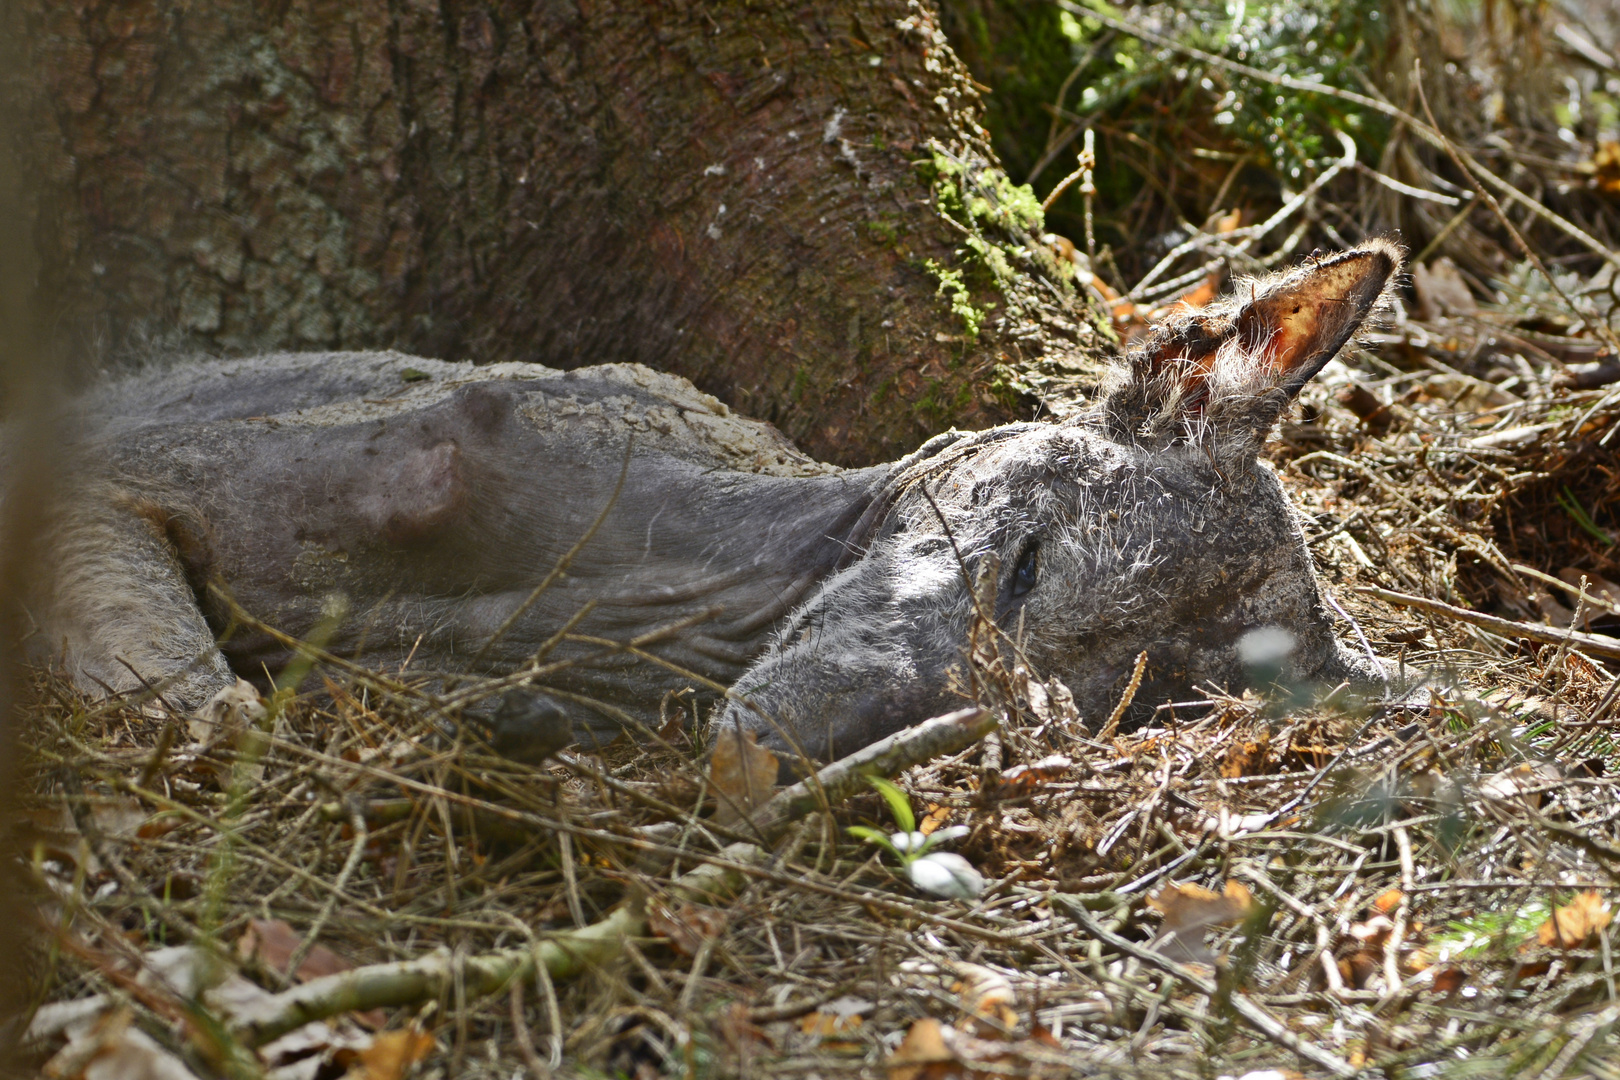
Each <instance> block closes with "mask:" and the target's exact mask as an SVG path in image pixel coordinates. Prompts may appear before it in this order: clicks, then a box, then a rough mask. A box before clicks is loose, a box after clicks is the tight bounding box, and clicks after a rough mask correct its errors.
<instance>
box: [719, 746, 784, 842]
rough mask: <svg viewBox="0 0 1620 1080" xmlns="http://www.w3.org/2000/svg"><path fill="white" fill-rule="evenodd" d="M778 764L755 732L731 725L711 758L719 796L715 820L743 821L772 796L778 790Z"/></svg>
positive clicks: (724, 821) (724, 823) (729, 822)
mask: <svg viewBox="0 0 1620 1080" xmlns="http://www.w3.org/2000/svg"><path fill="white" fill-rule="evenodd" d="M777 764H778V763H777V760H776V755H775V754H773V753H771V752H770V751H769V750H767V749H765V748H764V747H763V746H761V745H759V737H758V736H757V735H756V734H755V733H754V732H752V731H744V730H743V729H742V728H732V729H730V730H729V731H726V732H724V733H723V734H721V736H720V739H719V741H718V742H716V743H715V747H714V757H713V758H711V759H710V761H709V783H711V784H713V785H714V789H715V791H716V793H718V794H719V796H720V798H719V806H718V808H717V809H716V810H715V814H714V820H715V823H716V824H718V825H730V824H732V823H733V822H736V821H741V820H742V819H743V818H744V817H746V816H748V814H749V813H750V812H752V810H753V809H754V807H756V806H758V805H759V804H761V803H763V802H765V801H766V800H767V799H769V798H770V797H771V794H772V793H773V792H774V791H775V790H776V772H777Z"/></svg>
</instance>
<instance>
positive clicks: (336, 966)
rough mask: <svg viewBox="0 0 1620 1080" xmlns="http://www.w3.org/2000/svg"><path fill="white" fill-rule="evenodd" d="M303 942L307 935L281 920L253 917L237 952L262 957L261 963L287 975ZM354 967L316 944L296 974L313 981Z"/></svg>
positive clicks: (240, 954)
mask: <svg viewBox="0 0 1620 1080" xmlns="http://www.w3.org/2000/svg"><path fill="white" fill-rule="evenodd" d="M303 943H304V938H303V935H301V934H299V933H298V931H296V930H294V929H293V928H292V927H291V926H289V925H288V924H287V923H285V922H282V921H281V920H280V919H250V920H249V921H248V926H247V929H246V930H244V931H242V936H241V937H239V938H237V939H236V955H237V956H239V957H241V958H242V959H243V960H251V959H253V958H254V957H258V959H259V962H260V963H262V964H264V965H265V966H266V967H269V968H274V969H275V970H276V971H279V972H281V973H282V974H283V975H285V974H286V973H287V961H289V960H291V959H292V955H293V953H294V952H296V951H298V946H300V945H302V944H303ZM353 967H354V965H353V964H351V963H349V961H347V960H345V959H343V958H342V957H341V956H339V955H338V954H337V953H335V952H333V951H332V950H331V949H328V948H327V947H326V946H325V945H316V946H315V947H314V948H312V949H310V950H309V955H308V956H306V957H304V959H303V962H302V963H300V964H299V965H298V973H297V974H296V975H294V976H293V977H294V978H295V979H297V980H298V981H299V982H309V981H310V980H311V979H319V978H321V977H322V976H325V975H336V974H338V973H339V972H341V971H348V970H350V969H351V968H353Z"/></svg>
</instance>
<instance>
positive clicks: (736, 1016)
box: [716, 1001, 776, 1054]
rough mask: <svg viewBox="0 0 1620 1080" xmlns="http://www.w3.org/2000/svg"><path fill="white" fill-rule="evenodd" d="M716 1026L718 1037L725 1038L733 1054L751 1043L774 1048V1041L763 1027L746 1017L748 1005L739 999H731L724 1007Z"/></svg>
mask: <svg viewBox="0 0 1620 1080" xmlns="http://www.w3.org/2000/svg"><path fill="white" fill-rule="evenodd" d="M716 1026H717V1027H718V1028H719V1030H720V1037H721V1038H723V1039H725V1040H726V1045H727V1046H729V1047H730V1048H731V1052H732V1053H734V1054H737V1053H742V1052H744V1051H745V1050H746V1049H748V1048H749V1046H750V1045H751V1044H758V1045H760V1046H764V1047H766V1048H767V1049H772V1050H774V1049H775V1048H776V1043H775V1041H774V1040H772V1038H771V1037H770V1035H769V1034H767V1033H766V1031H765V1029H764V1028H762V1027H760V1026H759V1025H758V1024H756V1023H754V1022H753V1021H752V1020H750V1019H748V1006H746V1005H744V1004H743V1003H742V1002H740V1001H733V1002H732V1003H731V1004H730V1005H729V1006H727V1007H726V1009H725V1011H723V1012H722V1013H721V1014H720V1020H719V1022H718V1024H717V1025H716Z"/></svg>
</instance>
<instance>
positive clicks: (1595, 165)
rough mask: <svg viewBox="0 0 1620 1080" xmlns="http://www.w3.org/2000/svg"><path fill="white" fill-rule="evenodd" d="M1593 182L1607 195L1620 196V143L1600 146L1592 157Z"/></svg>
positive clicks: (1607, 143)
mask: <svg viewBox="0 0 1620 1080" xmlns="http://www.w3.org/2000/svg"><path fill="white" fill-rule="evenodd" d="M1592 173H1593V176H1592V182H1593V183H1594V184H1595V185H1597V189H1598V190H1599V191H1601V192H1603V193H1604V194H1606V195H1616V196H1620V142H1615V141H1613V140H1610V141H1608V142H1604V143H1600V144H1598V148H1597V152H1596V153H1594V154H1593V155H1592Z"/></svg>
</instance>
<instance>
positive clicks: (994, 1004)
mask: <svg viewBox="0 0 1620 1080" xmlns="http://www.w3.org/2000/svg"><path fill="white" fill-rule="evenodd" d="M953 970H954V971H955V973H956V976H957V982H956V984H955V985H954V986H952V987H951V989H952V991H953V992H955V994H956V996H957V998H958V1000H960V1001H961V1003H962V1012H963V1014H964V1015H963V1017H962V1020H961V1021H960V1022H959V1023H958V1024H957V1027H959V1028H960V1029H961V1030H963V1031H966V1032H969V1033H970V1034H973V1035H977V1036H979V1037H980V1038H983V1039H1007V1038H1011V1037H1012V1033H1013V1032H1014V1031H1015V1030H1016V1029H1017V1028H1018V1012H1017V1010H1016V1009H1015V1008H1014V1006H1016V1005H1017V1004H1018V993H1017V991H1016V990H1014V989H1013V984H1012V981H1011V980H1010V979H1008V978H1007V976H1005V975H1003V974H1002V973H1001V972H999V971H997V970H995V969H994V968H988V967H984V966H983V965H981V964H968V963H960V964H956V965H955V966H954V968H953Z"/></svg>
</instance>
